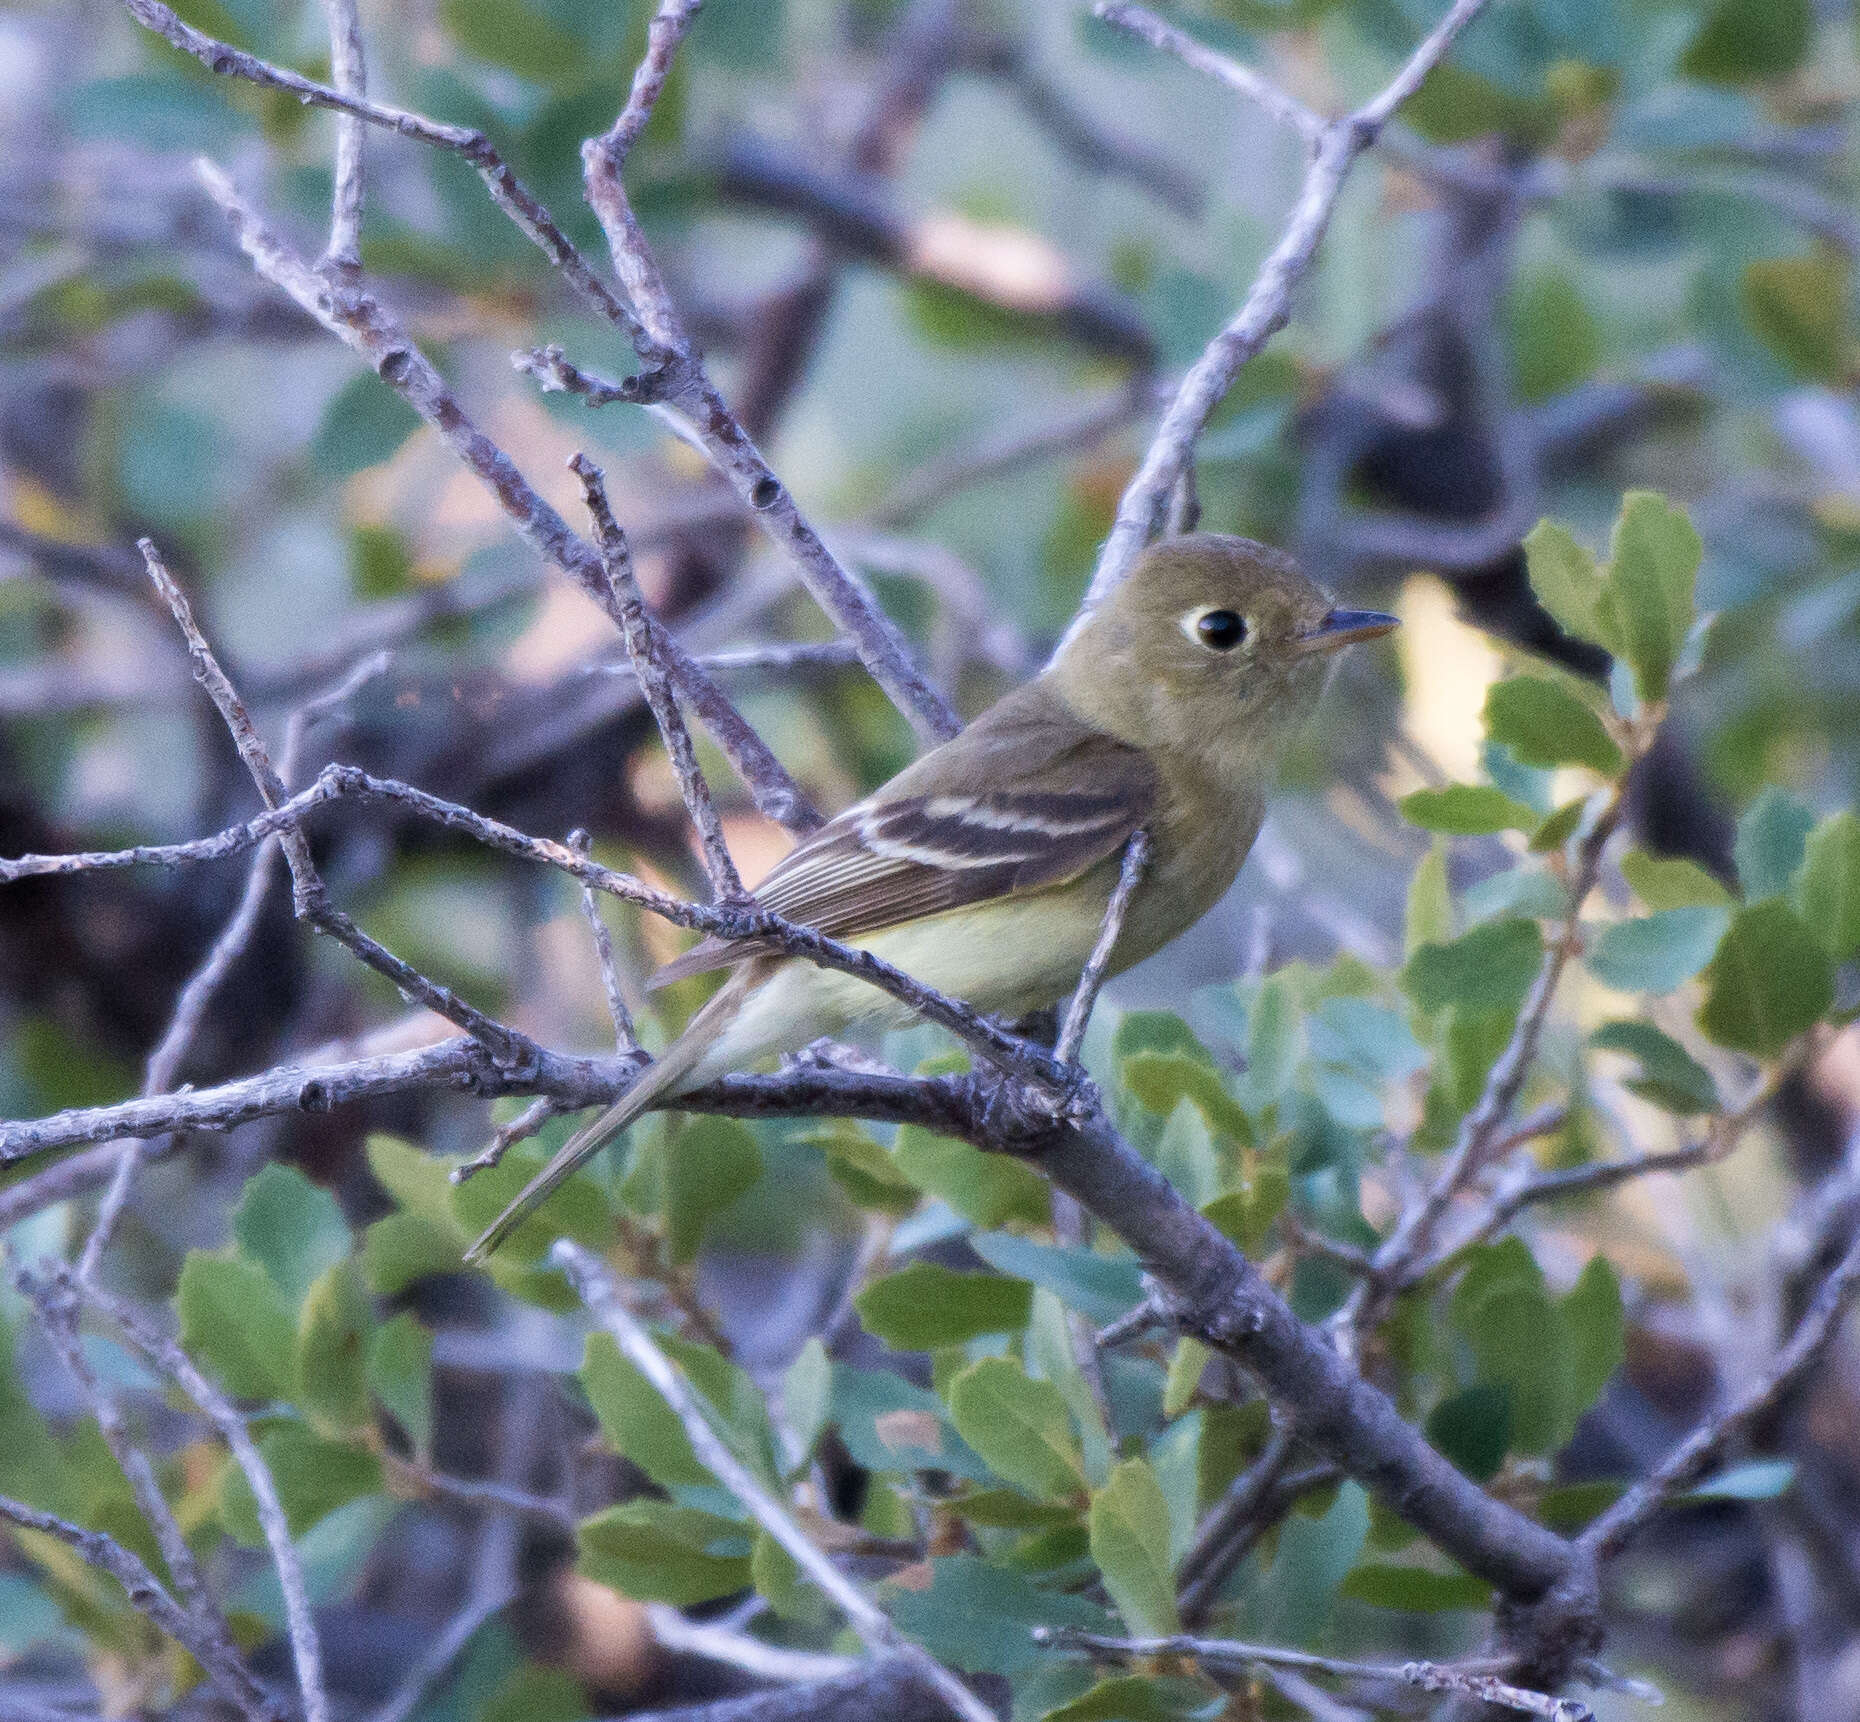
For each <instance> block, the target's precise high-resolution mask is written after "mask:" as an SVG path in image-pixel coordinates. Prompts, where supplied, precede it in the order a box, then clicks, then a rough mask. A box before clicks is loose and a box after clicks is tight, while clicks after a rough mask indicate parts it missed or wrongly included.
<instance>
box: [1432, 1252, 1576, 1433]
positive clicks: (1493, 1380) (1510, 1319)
mask: <svg viewBox="0 0 1860 1722" xmlns="http://www.w3.org/2000/svg"><path fill="white" fill-rule="evenodd" d="M1448 1308H1449V1316H1450V1319H1451V1321H1452V1324H1453V1327H1454V1329H1455V1330H1456V1331H1457V1332H1458V1333H1459V1334H1461V1335H1462V1336H1463V1337H1464V1339H1465V1340H1466V1342H1467V1344H1468V1346H1469V1347H1470V1349H1471V1351H1472V1354H1473V1358H1474V1360H1475V1362H1476V1363H1477V1366H1478V1376H1477V1380H1478V1382H1479V1383H1480V1384H1481V1385H1490V1386H1498V1387H1503V1388H1505V1389H1506V1391H1507V1392H1508V1394H1509V1397H1510V1407H1511V1442H1512V1445H1513V1447H1515V1448H1516V1449H1517V1450H1519V1451H1520V1452H1525V1453H1540V1454H1541V1453H1551V1452H1554V1451H1555V1450H1556V1449H1557V1448H1558V1447H1560V1446H1561V1445H1562V1444H1563V1442H1564V1441H1566V1440H1567V1439H1568V1436H1569V1429H1570V1427H1571V1426H1572V1424H1573V1419H1572V1418H1571V1417H1570V1416H1569V1415H1568V1405H1569V1347H1568V1344H1567V1336H1566V1334H1565V1332H1564V1322H1563V1312H1562V1310H1561V1308H1560V1307H1559V1306H1558V1305H1557V1304H1556V1303H1555V1302H1553V1301H1552V1300H1551V1297H1550V1295H1549V1291H1548V1289H1547V1288H1546V1286H1545V1284H1544V1277H1543V1272H1542V1270H1541V1269H1540V1268H1539V1267H1538V1266H1537V1263H1536V1261H1535V1260H1534V1259H1533V1258H1532V1256H1531V1253H1530V1251H1529V1250H1528V1249H1527V1248H1526V1247H1525V1246H1524V1244H1523V1242H1522V1241H1521V1240H1520V1239H1517V1238H1507V1239H1506V1240H1505V1241H1504V1242H1503V1243H1500V1244H1494V1245H1491V1246H1489V1247H1487V1248H1485V1249H1482V1250H1479V1251H1476V1252H1474V1254H1473V1257H1472V1259H1471V1261H1470V1263H1469V1265H1468V1266H1467V1269H1466V1272H1465V1273H1464V1274H1462V1275H1461V1276H1460V1281H1459V1284H1458V1285H1456V1286H1455V1287H1454V1289H1453V1296H1452V1298H1451V1300H1450V1302H1449V1306H1448Z"/></svg>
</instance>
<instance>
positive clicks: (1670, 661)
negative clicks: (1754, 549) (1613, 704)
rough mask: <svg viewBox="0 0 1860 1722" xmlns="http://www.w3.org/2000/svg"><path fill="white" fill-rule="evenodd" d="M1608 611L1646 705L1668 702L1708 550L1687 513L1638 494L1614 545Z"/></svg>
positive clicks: (1625, 504)
mask: <svg viewBox="0 0 1860 1722" xmlns="http://www.w3.org/2000/svg"><path fill="white" fill-rule="evenodd" d="M1610 550H1611V560H1610V562H1609V567H1608V592H1607V603H1606V608H1607V610H1608V613H1609V615H1610V616H1611V617H1612V619H1613V623H1614V627H1615V630H1616V631H1617V633H1618V635H1619V639H1620V643H1621V649H1620V655H1621V656H1622V657H1625V658H1626V659H1627V661H1628V663H1629V665H1630V666H1631V667H1632V668H1633V671H1634V685H1635V687H1636V688H1637V689H1638V690H1639V692H1640V697H1641V698H1642V699H1644V700H1662V699H1664V698H1665V697H1666V693H1667V689H1668V686H1669V685H1670V683H1671V680H1672V673H1673V665H1674V664H1675V663H1676V662H1677V661H1678V658H1679V650H1680V647H1681V646H1683V645H1684V644H1685V639H1686V635H1687V633H1688V632H1689V631H1690V630H1691V627H1692V591H1693V585H1694V582H1695V581H1696V580H1697V578H1698V570H1699V559H1700V557H1701V556H1702V554H1703V552H1704V547H1703V545H1702V544H1701V543H1700V542H1699V535H1698V533H1697V532H1695V531H1694V530H1693V527H1692V522H1691V521H1690V520H1688V519H1687V518H1686V516H1685V513H1684V511H1683V510H1681V509H1677V508H1674V507H1673V506H1672V505H1671V504H1670V503H1669V502H1668V501H1667V500H1666V498H1665V497H1663V496H1661V495H1659V494H1658V493H1656V492H1654V491H1651V490H1630V491H1629V492H1628V493H1627V495H1626V496H1625V497H1624V498H1623V499H1622V502H1621V513H1620V515H1619V517H1618V518H1617V519H1616V521H1615V529H1614V534H1613V537H1612V538H1611V540H1610Z"/></svg>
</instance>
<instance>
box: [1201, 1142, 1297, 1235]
mask: <svg viewBox="0 0 1860 1722" xmlns="http://www.w3.org/2000/svg"><path fill="white" fill-rule="evenodd" d="M1291 1196H1292V1179H1291V1172H1290V1169H1289V1168H1288V1167H1287V1166H1286V1165H1284V1164H1283V1163H1282V1162H1280V1163H1275V1164H1268V1165H1262V1166H1259V1167H1257V1168H1256V1169H1255V1170H1254V1172H1253V1174H1252V1176H1251V1177H1250V1178H1248V1179H1247V1181H1246V1183H1245V1185H1244V1186H1243V1187H1242V1188H1241V1189H1238V1190H1229V1191H1227V1192H1226V1193H1225V1194H1224V1195H1220V1196H1216V1197H1215V1198H1214V1200H1213V1201H1212V1202H1209V1203H1208V1204H1207V1205H1206V1206H1205V1207H1204V1208H1203V1209H1202V1210H1201V1212H1202V1216H1203V1217H1204V1218H1205V1219H1206V1220H1207V1222H1208V1223H1209V1224H1210V1225H1211V1226H1213V1227H1214V1229H1215V1230H1216V1231H1217V1232H1219V1233H1220V1234H1221V1236H1222V1237H1224V1238H1228V1239H1230V1240H1231V1241H1232V1242H1234V1243H1236V1244H1238V1245H1239V1246H1240V1248H1241V1249H1243V1250H1244V1251H1246V1253H1247V1254H1248V1255H1249V1256H1257V1255H1261V1254H1263V1253H1264V1251H1265V1248H1266V1241H1267V1236H1268V1234H1269V1233H1270V1232H1271V1230H1272V1223H1273V1221H1274V1220H1276V1219H1278V1217H1279V1215H1280V1214H1281V1213H1283V1212H1284V1210H1285V1204H1286V1203H1287V1202H1289V1201H1290V1200H1291Z"/></svg>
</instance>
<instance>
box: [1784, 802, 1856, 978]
mask: <svg viewBox="0 0 1860 1722" xmlns="http://www.w3.org/2000/svg"><path fill="white" fill-rule="evenodd" d="M1796 906H1797V907H1798V908H1799V909H1800V910H1801V912H1802V919H1803V920H1804V921H1806V922H1807V923H1808V926H1809V929H1810V930H1811V931H1812V932H1813V933H1814V935H1815V937H1816V938H1818V939H1819V940H1820V941H1821V943H1822V945H1823V946H1824V947H1825V949H1826V950H1827V953H1828V955H1829V956H1830V957H1832V958H1833V959H1834V961H1835V962H1837V963H1844V962H1846V961H1847V959H1848V958H1849V957H1851V956H1853V955H1854V954H1855V952H1857V951H1860V819H1857V818H1855V817H1854V815H1853V814H1851V813H1836V814H1834V815H1832V816H1831V817H1829V818H1827V819H1824V820H1822V822H1821V823H1820V824H1819V825H1817V826H1816V827H1815V829H1814V830H1813V831H1812V832H1810V833H1809V837H1808V842H1807V844H1806V846H1805V850H1804V855H1803V861H1802V870H1801V875H1800V877H1799V878H1798V879H1797V880H1796Z"/></svg>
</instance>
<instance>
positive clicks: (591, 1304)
mask: <svg viewBox="0 0 1860 1722" xmlns="http://www.w3.org/2000/svg"><path fill="white" fill-rule="evenodd" d="M550 1259H551V1261H553V1262H554V1264H555V1265H556V1266H557V1267H559V1268H561V1269H562V1271H563V1272H564V1273H566V1274H567V1275H568V1277H569V1280H570V1282H571V1283H572V1284H573V1285H574V1287H575V1290H576V1292H577V1293H578V1294H579V1296H580V1298H581V1301H582V1302H583V1303H584V1304H586V1305H587V1306H588V1311H589V1313H590V1314H591V1315H592V1316H593V1317H594V1319H595V1320H596V1321H598V1322H599V1323H600V1325H601V1326H602V1327H603V1328H604V1329H605V1330H606V1331H607V1332H608V1334H610V1335H611V1336H612V1338H613V1340H614V1343H615V1344H616V1345H618V1346H619V1347H620V1350H621V1352H622V1353H623V1354H624V1355H625V1357H626V1359H627V1361H628V1362H629V1363H631V1364H632V1365H633V1367H634V1368H635V1369H637V1370H638V1371H639V1372H640V1374H642V1375H643V1376H645V1378H646V1379H647V1380H648V1381H649V1382H651V1384H652V1386H653V1388H654V1390H655V1391H656V1392H657V1393H658V1394H659V1396H660V1397H661V1398H662V1399H663V1400H664V1401H665V1403H666V1404H667V1405H668V1406H670V1407H671V1409H672V1411H673V1412H674V1413H676V1415H677V1417H678V1420H679V1422H680V1423H681V1424H683V1425H684V1430H685V1434H686V1436H687V1438H688V1439H689V1440H690V1442H691V1447H692V1450H693V1451H694V1452H695V1453H696V1454H697V1456H698V1459H699V1460H700V1462H701V1463H702V1464H703V1465H704V1466H705V1467H706V1468H707V1469H708V1470H709V1471H710V1472H711V1473H712V1474H713V1475H714V1476H715V1477H716V1479H717V1481H718V1482H719V1483H721V1484H722V1485H723V1486H724V1488H726V1489H727V1490H729V1492H730V1493H731V1494H732V1495H734V1496H735V1497H736V1498H737V1499H738V1500H739V1501H741V1502H742V1504H743V1505H744V1506H745V1507H747V1508H748V1509H749V1512H750V1514H751V1516H752V1517H753V1518H754V1519H755V1521H756V1523H757V1524H758V1525H760V1526H761V1527H762V1528H763V1530H765V1531H766V1532H767V1533H768V1534H769V1535H770V1536H771V1537H772V1538H774V1540H775V1541H776V1542H777V1543H779V1544H780V1545H781V1547H782V1548H783V1550H785V1551H786V1552H787V1554H788V1555H789V1556H791V1557H792V1558H793V1560H794V1562H795V1564H796V1565H797V1566H799V1567H800V1569H801V1570H802V1571H803V1572H804V1573H806V1575H807V1576H808V1578H809V1580H811V1581H812V1582H813V1583H814V1584H815V1585H817V1586H818V1587H819V1589H820V1591H821V1592H822V1594H823V1595H825V1596H826V1597H827V1598H828V1600H829V1601H831V1602H832V1603H833V1605H834V1606H835V1607H836V1608H838V1609H839V1611H840V1612H841V1613H842V1614H843V1615H844V1616H845V1617H846V1620H847V1624H848V1625H850V1626H851V1627H852V1629H853V1631H854V1632H856V1633H857V1634H858V1635H859V1638H860V1640H861V1641H862V1642H863V1643H864V1644H865V1645H866V1646H867V1648H868V1649H870V1650H872V1651H873V1652H874V1653H876V1654H877V1655H880V1656H902V1657H904V1658H906V1659H907V1660H908V1661H909V1662H910V1663H911V1665H912V1667H913V1668H914V1669H915V1671H916V1672H917V1674H918V1676H919V1678H920V1679H922V1680H923V1681H924V1682H925V1683H926V1684H927V1685H929V1686H930V1687H932V1688H933V1689H934V1690H935V1691H936V1692H937V1693H938V1694H939V1696H941V1697H942V1698H943V1700H944V1701H945V1702H946V1703H947V1704H948V1705H949V1706H950V1708H951V1709H952V1710H953V1711H955V1713H956V1714H957V1715H958V1716H961V1717H964V1718H965V1719H966V1722H995V1715H994V1712H993V1711H992V1710H991V1709H989V1707H988V1706H987V1705H986V1704H984V1703H982V1701H981V1700H980V1699H979V1698H977V1697H976V1696H975V1694H974V1693H973V1692H971V1691H970V1690H969V1689H968V1687H966V1686H965V1685H963V1683H962V1682H961V1681H960V1680H958V1679H957V1678H956V1677H955V1675H953V1674H951V1673H950V1671H949V1670H948V1669H947V1668H945V1667H944V1666H943V1665H942V1664H941V1663H940V1662H938V1661H937V1660H936V1659H935V1658H934V1657H932V1656H930V1655H929V1654H928V1653H927V1652H926V1651H924V1650H923V1649H922V1648H920V1647H919V1646H918V1645H915V1644H913V1643H912V1642H911V1641H910V1640H909V1639H907V1638H905V1637H904V1636H903V1635H902V1634H901V1633H900V1632H899V1631H898V1629H897V1628H896V1627H895V1626H893V1625H892V1623H891V1620H890V1617H889V1616H887V1615H886V1613H885V1611H884V1610H883V1609H881V1608H880V1607H879V1606H878V1604H877V1603H875V1602H873V1601H872V1599H871V1598H870V1597H868V1596H867V1595H866V1594H865V1592H864V1591H862V1590H861V1589H860V1588H859V1587H858V1586H857V1585H855V1584H854V1583H853V1582H852V1581H851V1580H850V1579H849V1578H847V1577H846V1575H845V1574H844V1573H842V1572H841V1571H840V1569H839V1568H838V1567H836V1566H835V1565H834V1564H833V1562H832V1561H831V1560H829V1559H828V1558H827V1556H826V1555H825V1554H823V1553H822V1552H821V1551H820V1550H819V1549H818V1548H817V1547H815V1545H814V1543H813V1542H812V1540H811V1539H810V1538H809V1537H808V1535H807V1533H806V1532H805V1531H803V1530H802V1529H801V1528H800V1526H799V1525H797V1524H796V1523H795V1521H794V1519H793V1517H792V1515H791V1514H790V1513H789V1512H788V1511H787V1509H786V1508H785V1507H783V1506H782V1504H781V1503H780V1502H779V1501H777V1500H776V1499H775V1497H774V1496H773V1495H771V1494H770V1493H769V1492H768V1491H767V1490H766V1489H765V1488H764V1487H763V1486H762V1484H761V1483H759V1482H758V1481H757V1480H756V1478H755V1477H754V1476H753V1475H752V1474H751V1473H750V1471H749V1468H748V1467H747V1466H746V1465H744V1464H743V1462H742V1461H741V1460H740V1459H738V1458H737V1457H736V1455H735V1454H734V1453H732V1452H731V1451H730V1449H729V1447H728V1446H727V1445H726V1444H725V1442H724V1441H723V1439H722V1437H721V1436H719V1435H718V1434H717V1432H716V1430H715V1429H713V1428H712V1427H711V1423H710V1419H709V1417H708V1416H707V1415H706V1414H705V1411H704V1407H703V1405H702V1404H701V1403H700V1402H699V1400H698V1397H697V1395H696V1393H695V1392H694V1391H693V1390H692V1389H691V1387H690V1386H689V1385H688V1384H687V1383H686V1381H685V1379H684V1377H683V1376H682V1375H681V1374H679V1372H678V1371H677V1369H675V1368H674V1367H673V1365H672V1363H671V1361H670V1359H668V1358H667V1357H666V1355H665V1353H664V1352H663V1351H661V1350H660V1349H659V1347H658V1344H657V1342H656V1341H654V1339H653V1337H652V1335H651V1334H650V1333H648V1332H647V1331H646V1329H645V1328H644V1327H643V1326H641V1325H640V1323H639V1322H638V1321H636V1320H635V1319H634V1317H633V1314H632V1312H631V1311H630V1310H628V1309H627V1307H626V1305H625V1304H624V1303H622V1302H621V1299H620V1293H619V1291H618V1289H617V1288H616V1286H615V1285H614V1282H613V1279H612V1278H611V1276H610V1275H609V1274H608V1272H607V1270H606V1268H604V1267H603V1266H602V1265H601V1263H600V1262H599V1261H598V1260H596V1259H595V1257H593V1256H592V1255H590V1254H589V1253H588V1252H587V1251H586V1250H584V1249H582V1248H581V1247H580V1246H579V1245H576V1244H572V1243H570V1242H569V1241H568V1240H567V1239H566V1238H563V1239H559V1240H557V1242H556V1244H555V1246H554V1247H553V1248H552V1249H551V1251H550Z"/></svg>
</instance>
